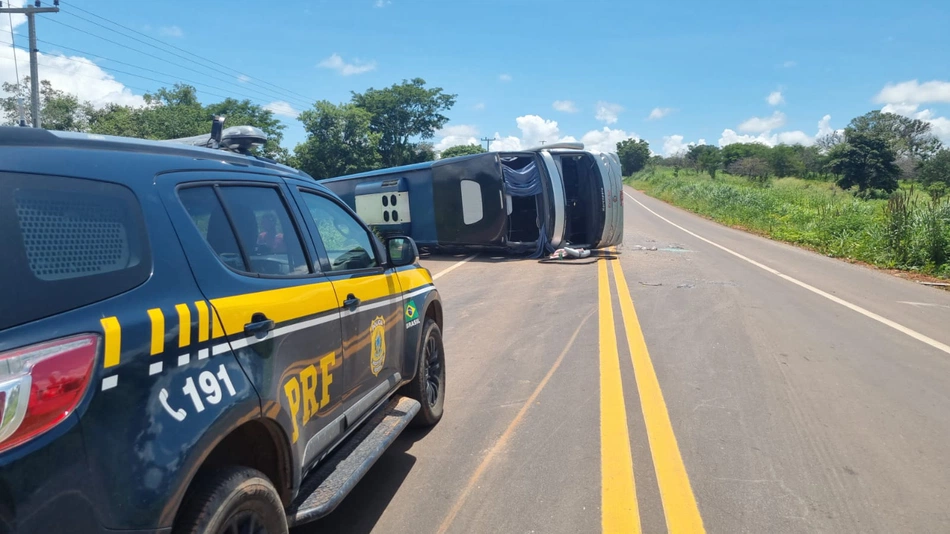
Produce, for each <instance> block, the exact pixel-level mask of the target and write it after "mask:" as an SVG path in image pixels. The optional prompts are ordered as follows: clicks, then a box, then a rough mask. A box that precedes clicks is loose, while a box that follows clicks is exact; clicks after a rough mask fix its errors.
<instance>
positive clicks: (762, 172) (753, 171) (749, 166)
mask: <svg viewBox="0 0 950 534" xmlns="http://www.w3.org/2000/svg"><path fill="white" fill-rule="evenodd" d="M726 170H728V171H729V172H730V173H731V174H735V175H736V176H743V177H745V178H747V179H748V180H749V181H750V182H753V183H757V184H764V183H766V182H767V181H768V179H769V172H770V167H769V162H768V161H766V160H765V158H758V157H748V158H742V159H738V160H736V161H734V162H732V164H730V165H729V167H727V168H726Z"/></svg>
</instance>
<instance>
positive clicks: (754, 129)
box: [739, 111, 785, 133]
mask: <svg viewBox="0 0 950 534" xmlns="http://www.w3.org/2000/svg"><path fill="white" fill-rule="evenodd" d="M782 126H785V114H784V113H782V112H781V111H776V112H775V113H773V114H772V116H771V117H752V118H750V119H748V120H746V121H744V122H743V123H742V124H740V125H739V131H740V132H750V133H761V132H768V131H769V130H774V129H776V128H781V127H782Z"/></svg>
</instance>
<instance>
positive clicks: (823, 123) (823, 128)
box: [815, 115, 835, 137]
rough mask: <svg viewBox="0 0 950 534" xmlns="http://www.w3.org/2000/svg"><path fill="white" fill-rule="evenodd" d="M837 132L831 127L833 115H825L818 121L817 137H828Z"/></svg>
mask: <svg viewBox="0 0 950 534" xmlns="http://www.w3.org/2000/svg"><path fill="white" fill-rule="evenodd" d="M834 131H835V130H834V129H833V128H832V127H831V115H825V116H824V117H822V118H821V120H820V121H818V134H817V135H815V137H822V136H825V135H828V134H830V133H832V132H834Z"/></svg>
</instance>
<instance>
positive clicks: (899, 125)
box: [848, 111, 941, 161]
mask: <svg viewBox="0 0 950 534" xmlns="http://www.w3.org/2000/svg"><path fill="white" fill-rule="evenodd" d="M848 129H849V130H853V131H855V132H859V133H864V134H869V135H871V136H873V137H879V138H881V139H883V140H884V141H885V142H886V143H887V145H888V147H889V148H890V149H891V150H892V151H893V152H894V154H895V157H896V158H897V159H903V158H911V159H913V160H915V161H920V160H921V159H924V158H926V157H928V156H930V155H932V154H934V153H935V152H937V151H938V150H939V149H940V147H941V143H940V141H939V140H938V139H937V137H936V136H935V135H934V134H933V133H932V132H931V126H930V123H928V122H924V121H922V120H920V119H911V118H908V117H904V116H901V115H897V114H895V113H885V112H881V111H871V112H868V113H865V114H864V115H861V116H860V117H855V118H854V119H852V120H851V124H849V125H848Z"/></svg>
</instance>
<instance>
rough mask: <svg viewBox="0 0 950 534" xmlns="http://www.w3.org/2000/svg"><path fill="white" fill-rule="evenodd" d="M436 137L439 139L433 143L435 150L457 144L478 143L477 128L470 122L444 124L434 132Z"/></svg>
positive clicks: (441, 149)
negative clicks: (444, 125) (443, 126)
mask: <svg viewBox="0 0 950 534" xmlns="http://www.w3.org/2000/svg"><path fill="white" fill-rule="evenodd" d="M435 135H436V137H441V139H440V140H439V141H438V142H436V143H435V145H433V148H435V151H436V152H442V151H443V150H445V149H446V148H449V147H453V146H457V145H477V144H479V141H478V138H477V137H476V136H477V135H478V128H476V127H475V126H472V125H470V124H453V125H451V126H446V127H445V128H442V129H441V130H439V131H438V132H436V133H435Z"/></svg>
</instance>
